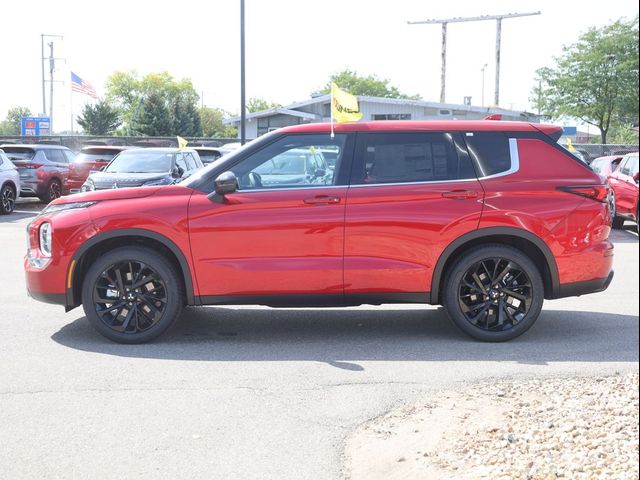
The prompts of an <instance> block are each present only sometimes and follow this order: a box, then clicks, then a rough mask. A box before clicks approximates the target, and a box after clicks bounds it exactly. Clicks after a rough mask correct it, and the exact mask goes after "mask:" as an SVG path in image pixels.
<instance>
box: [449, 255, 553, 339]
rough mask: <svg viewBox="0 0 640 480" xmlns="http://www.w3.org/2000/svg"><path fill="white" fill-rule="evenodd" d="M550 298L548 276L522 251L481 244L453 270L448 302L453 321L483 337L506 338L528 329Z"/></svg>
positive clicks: (466, 331)
mask: <svg viewBox="0 0 640 480" xmlns="http://www.w3.org/2000/svg"><path fill="white" fill-rule="evenodd" d="M543 301H544V284H543V282H542V276H541V275H540V272H539V270H538V268H537V267H536V265H535V264H534V263H533V261H532V260H531V259H530V258H529V257H528V256H527V255H526V254H525V253H523V252H522V251H521V250H518V249H516V248H514V247H511V246H508V245H500V244H492V245H485V246H480V247H477V248H475V249H472V250H469V251H467V252H466V253H464V254H462V255H461V256H460V258H459V259H458V260H457V261H456V262H455V263H454V264H453V265H452V266H451V267H450V268H449V269H448V271H447V275H446V277H445V284H444V292H443V304H444V306H445V309H446V311H447V314H448V315H449V318H450V319H451V320H452V321H453V323H454V324H455V325H456V326H457V327H458V328H459V329H460V330H462V331H463V332H465V333H467V334H468V335H470V336H472V337H473V338H476V339H478V340H483V341H488V342H502V341H506V340H511V339H512V338H515V337H517V336H519V335H522V334H523V333H524V332H526V331H527V330H528V329H529V328H530V327H531V326H532V325H533V324H534V323H535V321H536V320H537V318H538V316H539V314H540V311H541V309H542V303H543Z"/></svg>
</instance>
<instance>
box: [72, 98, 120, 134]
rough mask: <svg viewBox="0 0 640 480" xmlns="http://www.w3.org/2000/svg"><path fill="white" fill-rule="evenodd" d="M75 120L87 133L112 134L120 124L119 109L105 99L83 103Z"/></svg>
mask: <svg viewBox="0 0 640 480" xmlns="http://www.w3.org/2000/svg"><path fill="white" fill-rule="evenodd" d="M76 120H77V121H78V125H80V126H81V127H82V129H83V130H84V132H85V133H87V134H89V135H113V133H114V132H115V131H116V129H117V128H118V127H119V126H120V125H121V124H122V119H121V114H120V110H119V109H117V108H116V107H114V106H112V105H110V104H109V103H107V102H106V101H105V100H100V101H99V102H97V103H95V104H93V105H91V104H87V105H85V106H84V108H83V109H82V113H81V114H80V116H78V117H77V119H76Z"/></svg>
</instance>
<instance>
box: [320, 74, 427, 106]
mask: <svg viewBox="0 0 640 480" xmlns="http://www.w3.org/2000/svg"><path fill="white" fill-rule="evenodd" d="M332 82H333V83H335V84H336V85H338V87H340V88H341V89H343V90H345V91H347V92H349V93H350V94H352V95H367V96H370V97H384V98H404V99H408V100H420V99H421V97H420V95H408V94H406V93H402V92H400V90H398V88H397V87H394V86H393V85H390V82H391V81H390V80H388V79H380V78H378V77H377V76H375V75H367V76H364V75H359V74H358V72H355V71H352V70H349V69H348V68H347V69H345V70H343V71H341V72H338V73H335V74H333V75H331V78H329V81H327V84H326V85H325V86H324V88H322V90H320V93H329V92H331V83H332Z"/></svg>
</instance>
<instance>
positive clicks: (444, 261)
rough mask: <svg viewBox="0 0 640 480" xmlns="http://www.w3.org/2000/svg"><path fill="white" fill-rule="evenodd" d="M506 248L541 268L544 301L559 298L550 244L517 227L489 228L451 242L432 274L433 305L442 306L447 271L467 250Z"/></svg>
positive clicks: (555, 266) (555, 267)
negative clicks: (484, 246)
mask: <svg viewBox="0 0 640 480" xmlns="http://www.w3.org/2000/svg"><path fill="white" fill-rule="evenodd" d="M490 243H491V244H495V243H499V244H503V245H509V246H512V247H515V248H517V249H518V250H521V251H522V252H523V253H525V254H526V255H528V256H529V257H531V258H532V260H533V261H534V262H535V263H536V265H539V266H542V268H541V271H540V274H541V275H542V281H543V283H544V294H545V295H544V296H545V298H556V297H557V296H558V295H559V291H560V280H559V275H558V265H557V264H556V260H555V258H554V256H553V253H551V250H550V249H549V247H548V246H547V244H546V243H545V242H544V241H543V240H542V239H541V238H540V237H538V236H536V235H534V234H533V233H531V232H528V231H526V230H522V229H519V228H514V227H487V228H481V229H478V230H474V231H473V232H469V233H467V234H465V235H462V236H461V237H458V238H457V239H456V240H454V241H453V242H451V244H449V246H448V247H447V248H445V249H444V251H443V252H442V254H441V255H440V257H439V258H438V261H437V262H436V266H435V268H434V270H433V276H432V280H431V303H433V304H441V303H442V292H443V288H444V281H445V277H446V273H447V270H448V268H449V267H450V266H451V265H452V264H453V262H454V261H455V259H456V258H458V257H459V256H460V255H461V254H463V253H464V252H466V251H467V250H469V249H471V248H474V247H477V246H481V245H485V244H490Z"/></svg>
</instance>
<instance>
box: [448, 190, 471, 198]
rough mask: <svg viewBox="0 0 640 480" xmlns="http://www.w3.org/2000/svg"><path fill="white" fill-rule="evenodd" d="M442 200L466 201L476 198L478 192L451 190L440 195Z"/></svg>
mask: <svg viewBox="0 0 640 480" xmlns="http://www.w3.org/2000/svg"><path fill="white" fill-rule="evenodd" d="M442 196H443V197H444V198H452V199H454V200H468V199H471V198H478V192H476V191H475V190H451V191H450V192H444V193H443V194H442Z"/></svg>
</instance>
